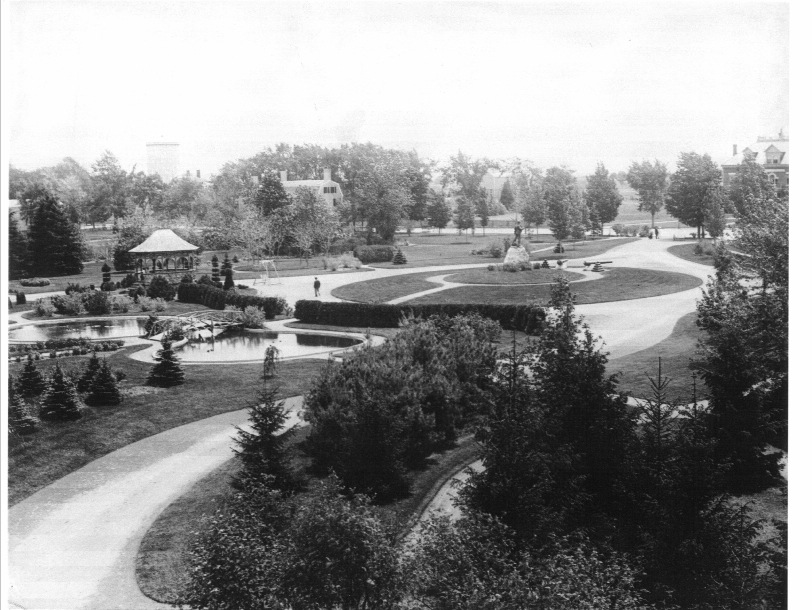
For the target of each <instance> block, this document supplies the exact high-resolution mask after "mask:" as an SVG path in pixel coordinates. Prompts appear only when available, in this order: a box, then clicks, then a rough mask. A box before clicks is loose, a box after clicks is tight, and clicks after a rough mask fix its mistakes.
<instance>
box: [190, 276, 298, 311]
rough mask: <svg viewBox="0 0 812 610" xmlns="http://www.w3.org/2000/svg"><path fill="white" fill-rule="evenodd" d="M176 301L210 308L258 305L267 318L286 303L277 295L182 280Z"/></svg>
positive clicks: (283, 307) (280, 309) (281, 308)
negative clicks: (248, 292) (224, 288)
mask: <svg viewBox="0 0 812 610" xmlns="http://www.w3.org/2000/svg"><path fill="white" fill-rule="evenodd" d="M177 299H178V301H180V302H181V303H197V304H199V305H203V306H205V307H209V308H210V309H225V308H226V305H234V306H235V307H238V308H239V309H242V310H245V308H246V307H249V306H254V307H259V308H260V309H261V310H263V311H264V312H265V318H266V319H267V320H273V318H274V316H276V315H278V314H281V313H284V311H285V309H286V308H287V306H288V304H287V301H285V299H280V298H277V297H255V296H248V295H245V294H238V293H236V292H233V291H226V290H223V289H221V288H217V287H216V286H208V285H206V284H190V283H188V282H182V283H181V284H179V285H178V296H177Z"/></svg>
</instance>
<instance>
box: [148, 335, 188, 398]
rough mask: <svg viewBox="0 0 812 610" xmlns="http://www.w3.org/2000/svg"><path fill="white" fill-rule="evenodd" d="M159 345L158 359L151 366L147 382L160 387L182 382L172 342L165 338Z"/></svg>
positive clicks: (181, 370)
mask: <svg viewBox="0 0 812 610" xmlns="http://www.w3.org/2000/svg"><path fill="white" fill-rule="evenodd" d="M161 346H162V348H161V350H160V351H159V352H158V357H159V360H158V362H157V363H155V366H153V367H152V370H151V371H150V373H149V377H148V378H147V384H148V385H154V386H158V387H162V388H168V387H171V386H176V385H180V384H182V383H183V381H184V374H183V369H182V368H181V366H180V362H178V357H177V356H176V355H175V351H174V350H173V349H172V342H171V341H170V340H169V339H166V340H164V342H163V343H162V344H161Z"/></svg>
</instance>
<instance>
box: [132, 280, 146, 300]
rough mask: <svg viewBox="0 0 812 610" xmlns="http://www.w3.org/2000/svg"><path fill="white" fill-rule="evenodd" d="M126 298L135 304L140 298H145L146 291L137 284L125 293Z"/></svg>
mask: <svg viewBox="0 0 812 610" xmlns="http://www.w3.org/2000/svg"><path fill="white" fill-rule="evenodd" d="M127 296H129V297H130V298H131V299H132V300H133V301H135V302H136V303H137V302H138V301H139V299H140V298H141V297H145V296H147V290H146V288H144V287H143V286H142V285H141V284H138V286H135V287H134V288H130V289H129V290H128V291H127Z"/></svg>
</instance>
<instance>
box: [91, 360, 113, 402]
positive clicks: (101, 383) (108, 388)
mask: <svg viewBox="0 0 812 610" xmlns="http://www.w3.org/2000/svg"><path fill="white" fill-rule="evenodd" d="M120 402H121V393H120V392H119V390H118V381H116V377H115V375H113V371H111V370H110V367H109V366H108V365H107V359H104V360H102V363H101V366H100V367H99V370H98V372H97V373H96V376H95V377H94V378H93V382H92V383H91V385H90V393H89V394H88V395H87V397H86V398H85V403H87V404H88V405H92V406H99V405H117V404H119V403H120Z"/></svg>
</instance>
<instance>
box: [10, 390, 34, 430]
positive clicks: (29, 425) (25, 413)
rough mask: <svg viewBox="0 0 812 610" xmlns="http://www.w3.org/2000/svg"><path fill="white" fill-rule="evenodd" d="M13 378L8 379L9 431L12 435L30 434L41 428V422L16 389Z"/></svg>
mask: <svg viewBox="0 0 812 610" xmlns="http://www.w3.org/2000/svg"><path fill="white" fill-rule="evenodd" d="M15 386H16V383H15V381H14V378H13V377H9V379H8V429H9V432H11V433H12V434H18V435H23V434H30V433H32V432H35V431H36V430H37V428H38V427H39V420H38V419H37V418H36V417H34V416H33V415H32V414H31V412H30V410H29V408H28V405H27V404H25V401H24V400H23V397H22V396H20V393H19V392H18V391H17V388H16V387H15Z"/></svg>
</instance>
